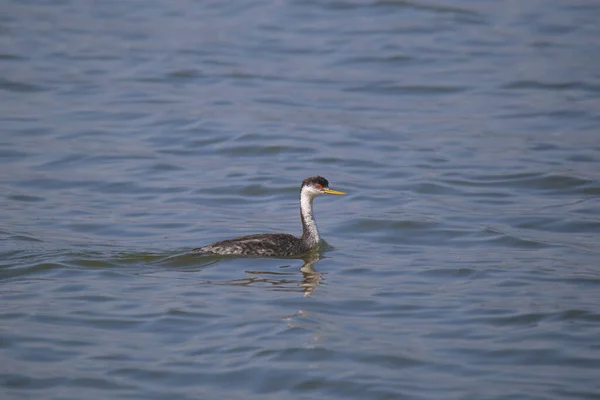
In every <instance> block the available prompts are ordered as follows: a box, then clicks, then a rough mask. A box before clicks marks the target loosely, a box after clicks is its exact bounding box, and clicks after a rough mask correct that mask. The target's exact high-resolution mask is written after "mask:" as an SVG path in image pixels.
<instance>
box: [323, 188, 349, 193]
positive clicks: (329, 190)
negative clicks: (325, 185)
mask: <svg viewBox="0 0 600 400" xmlns="http://www.w3.org/2000/svg"><path fill="white" fill-rule="evenodd" d="M323 191H324V192H325V193H327V194H346V192H338V191H337V190H331V189H323Z"/></svg>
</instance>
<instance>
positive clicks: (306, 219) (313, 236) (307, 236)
mask: <svg viewBox="0 0 600 400" xmlns="http://www.w3.org/2000/svg"><path fill="white" fill-rule="evenodd" d="M313 198H314V197H313V196H311V195H310V194H308V193H306V192H304V191H303V192H301V193H300V217H301V218H302V239H303V240H306V241H309V242H310V245H311V246H314V245H316V244H318V243H319V240H320V237H319V230H318V229H317V223H316V221H315V218H314V217H313V212H312V201H313Z"/></svg>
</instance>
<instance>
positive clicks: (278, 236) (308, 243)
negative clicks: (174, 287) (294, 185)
mask: <svg viewBox="0 0 600 400" xmlns="http://www.w3.org/2000/svg"><path fill="white" fill-rule="evenodd" d="M322 194H346V193H345V192H339V191H337V190H332V189H329V181H328V180H327V179H325V178H323V177H322V176H312V177H310V178H306V179H305V180H303V181H302V186H301V187H300V217H301V220H302V236H301V237H296V236H293V235H288V234H287V233H259V234H254V235H246V236H241V237H238V238H235V239H229V240H223V241H221V242H216V243H212V244H209V245H206V246H203V247H200V248H197V249H194V250H192V251H193V252H194V253H213V254H221V255H248V256H261V257H294V256H299V255H302V254H305V253H307V252H308V251H310V250H312V249H315V248H317V247H318V245H319V240H321V238H320V236H319V230H318V229H317V223H316V221H315V217H314V216H313V211H312V204H313V199H314V198H315V197H317V196H320V195H322Z"/></svg>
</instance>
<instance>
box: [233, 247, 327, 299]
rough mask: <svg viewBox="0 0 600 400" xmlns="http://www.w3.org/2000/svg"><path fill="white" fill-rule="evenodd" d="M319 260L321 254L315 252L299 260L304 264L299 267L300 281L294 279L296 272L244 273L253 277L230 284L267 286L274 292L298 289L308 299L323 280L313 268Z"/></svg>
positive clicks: (287, 266)
mask: <svg viewBox="0 0 600 400" xmlns="http://www.w3.org/2000/svg"><path fill="white" fill-rule="evenodd" d="M321 258H322V256H321V254H320V253H317V252H315V253H310V254H307V255H306V256H305V257H303V258H301V260H302V261H303V262H304V264H302V266H301V267H300V272H301V273H302V279H301V280H298V279H295V278H294V277H295V276H297V272H273V271H246V273H247V274H250V275H253V276H251V277H247V278H242V279H236V280H235V281H231V282H230V283H231V284H235V285H240V286H250V285H257V284H258V285H261V284H263V285H264V284H269V285H271V286H272V288H273V289H274V290H281V291H296V290H298V288H299V289H300V290H301V291H302V292H303V293H304V297H309V296H310V295H311V294H312V293H313V292H314V290H315V289H316V287H317V286H319V284H320V283H321V281H322V280H323V276H322V274H321V273H320V272H318V271H317V270H315V268H314V264H315V263H316V262H317V261H319V260H320V259H321ZM289 267H291V265H284V266H282V267H281V268H282V269H283V268H289Z"/></svg>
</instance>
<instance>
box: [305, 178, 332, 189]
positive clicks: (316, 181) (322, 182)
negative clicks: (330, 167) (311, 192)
mask: <svg viewBox="0 0 600 400" xmlns="http://www.w3.org/2000/svg"><path fill="white" fill-rule="evenodd" d="M307 185H321V186H323V187H329V181H328V180H327V179H325V178H323V177H322V176H311V177H310V178H306V179H305V180H303V181H302V187H304V186H307Z"/></svg>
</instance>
